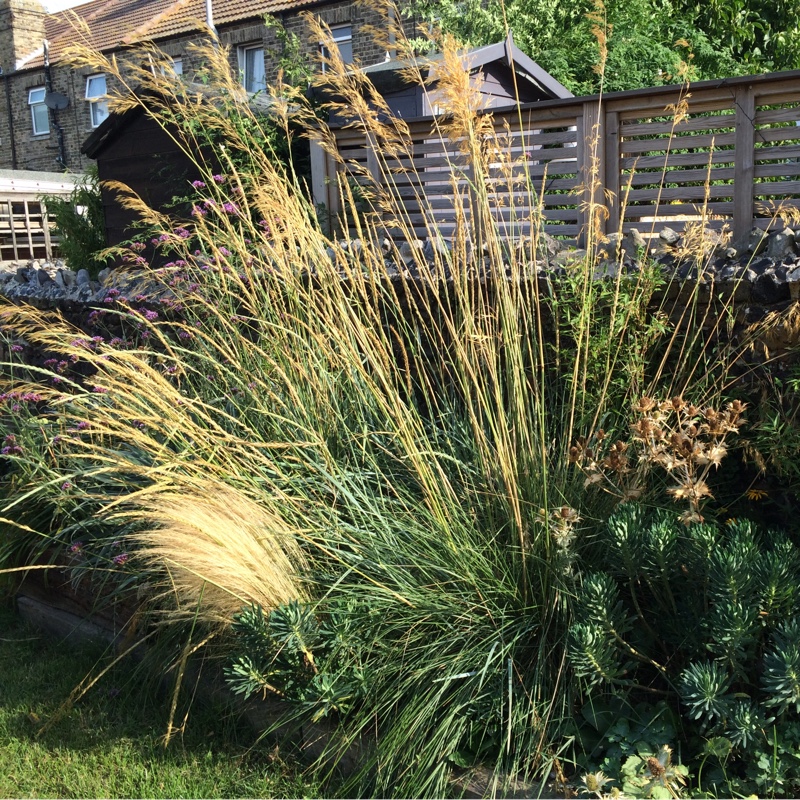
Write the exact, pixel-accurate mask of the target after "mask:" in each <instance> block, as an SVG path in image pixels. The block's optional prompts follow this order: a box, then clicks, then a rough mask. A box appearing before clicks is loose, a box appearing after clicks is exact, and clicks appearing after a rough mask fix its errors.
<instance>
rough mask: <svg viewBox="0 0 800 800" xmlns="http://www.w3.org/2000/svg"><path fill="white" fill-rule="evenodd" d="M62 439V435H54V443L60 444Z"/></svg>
mask: <svg viewBox="0 0 800 800" xmlns="http://www.w3.org/2000/svg"><path fill="white" fill-rule="evenodd" d="M60 441H61V436H60V435H59V434H56V435H55V436H54V437H53V444H58V443H59V442H60Z"/></svg>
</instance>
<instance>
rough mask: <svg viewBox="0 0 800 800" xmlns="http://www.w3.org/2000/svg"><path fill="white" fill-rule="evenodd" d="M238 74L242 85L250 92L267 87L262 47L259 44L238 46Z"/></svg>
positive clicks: (261, 90) (260, 90) (259, 90)
mask: <svg viewBox="0 0 800 800" xmlns="http://www.w3.org/2000/svg"><path fill="white" fill-rule="evenodd" d="M239 74H240V75H241V76H242V86H244V88H245V89H247V91H248V92H250V94H255V93H256V92H263V91H264V89H266V88H267V76H266V72H265V70H264V48H263V47H262V46H261V45H254V46H252V47H240V48H239Z"/></svg>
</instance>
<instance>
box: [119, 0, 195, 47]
mask: <svg viewBox="0 0 800 800" xmlns="http://www.w3.org/2000/svg"><path fill="white" fill-rule="evenodd" d="M190 3H191V0H175V2H173V3H172V4H171V5H169V6H167V7H166V8H165V9H164V10H163V11H161V12H160V13H159V14H156V15H155V16H154V17H150V18H149V19H147V20H145V21H144V22H143V23H142V24H141V25H140V26H139V27H138V28H135V29H134V30H133V31H131V32H130V33H129V34H127V35H126V36H124V37H123V38H122V40H121V41H122V42H124V43H125V44H130V43H131V42H134V41H136V39H137V38H139V37H140V36H144V34H146V33H147V31H148V30H150V29H151V28H153V27H155V26H156V25H158V24H159V23H160V22H163V21H164V20H166V19H169V18H170V17H171V16H172V15H173V14H176V13H177V12H178V11H181V10H182V9H183V8H184V7H186V6H188V5H189V4H190Z"/></svg>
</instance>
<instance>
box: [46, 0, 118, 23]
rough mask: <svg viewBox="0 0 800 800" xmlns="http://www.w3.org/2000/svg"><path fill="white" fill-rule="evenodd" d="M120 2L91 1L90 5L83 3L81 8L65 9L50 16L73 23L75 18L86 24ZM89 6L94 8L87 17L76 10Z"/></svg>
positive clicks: (108, 0)
mask: <svg viewBox="0 0 800 800" xmlns="http://www.w3.org/2000/svg"><path fill="white" fill-rule="evenodd" d="M118 2H119V0H91V2H89V3H83V4H81V5H79V6H74V7H73V8H65V9H63V10H62V11H56V12H54V13H53V14H51V15H50V16H52V17H58V18H59V19H60V20H62V21H63V22H71V21H72V20H73V19H74V18H75V17H78V18H80V19H81V20H83V22H85V23H87V24H88V23H89V22H90V21H91V20H93V19H94V18H95V17H96V16H97V15H98V14H99V13H100V12H101V11H103V10H105V9H106V7H108V6H111V5H115V4H117V3H118ZM88 6H92V9H91V10H90V13H89V14H88V15H86V16H84V15H83V14H80V13H78V11H76V9H79V8H87V7H88Z"/></svg>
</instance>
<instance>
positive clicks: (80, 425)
mask: <svg viewBox="0 0 800 800" xmlns="http://www.w3.org/2000/svg"><path fill="white" fill-rule="evenodd" d="M76 427H77V429H78V430H79V431H85V430H86V429H87V428H88V427H89V423H88V422H87V421H86V420H85V419H84V420H81V421H80V422H79V423H78V424H77V425H76Z"/></svg>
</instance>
